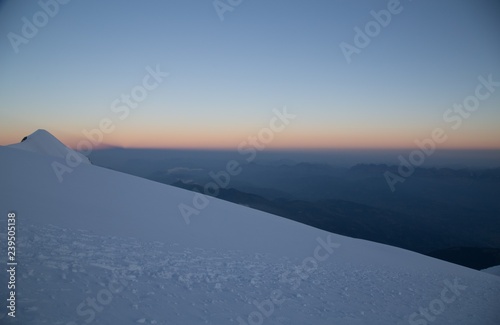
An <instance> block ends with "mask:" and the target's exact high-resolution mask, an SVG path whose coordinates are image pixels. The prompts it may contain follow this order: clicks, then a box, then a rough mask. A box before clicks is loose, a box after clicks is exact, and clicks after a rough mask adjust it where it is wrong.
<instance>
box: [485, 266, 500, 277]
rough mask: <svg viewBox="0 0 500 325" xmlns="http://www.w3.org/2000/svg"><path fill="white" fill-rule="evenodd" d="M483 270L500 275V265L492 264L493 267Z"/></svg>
mask: <svg viewBox="0 0 500 325" xmlns="http://www.w3.org/2000/svg"><path fill="white" fill-rule="evenodd" d="M481 271H482V272H486V273H489V274H493V275H498V276H500V265H497V266H492V267H489V268H487V269H484V270H481Z"/></svg>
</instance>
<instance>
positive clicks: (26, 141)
mask: <svg viewBox="0 0 500 325" xmlns="http://www.w3.org/2000/svg"><path fill="white" fill-rule="evenodd" d="M8 147H9V148H14V149H20V150H26V151H31V152H35V153H39V154H43V155H47V156H52V157H57V158H62V159H65V158H66V157H67V155H68V153H71V154H76V155H79V156H80V157H81V158H82V162H84V163H87V164H89V163H90V161H89V159H88V158H87V157H86V156H84V155H82V154H81V153H78V152H76V151H74V150H73V149H71V148H69V147H67V146H66V145H65V144H63V143H62V142H61V141H59V139H57V138H56V137H55V136H53V135H52V134H51V133H50V132H48V131H47V130H43V129H38V130H36V131H35V132H33V133H32V134H30V135H28V136H26V137H24V138H23V140H22V141H21V142H20V143H16V144H11V145H9V146H8Z"/></svg>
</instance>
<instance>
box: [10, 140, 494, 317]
mask: <svg viewBox="0 0 500 325" xmlns="http://www.w3.org/2000/svg"><path fill="white" fill-rule="evenodd" d="M48 150H49V151H50V150H51V149H50V148H48ZM54 159H56V160H58V159H60V160H61V162H62V161H63V158H60V157H55V156H53V155H51V156H47V155H41V154H38V153H37V154H35V153H33V152H30V151H26V150H16V149H14V148H12V147H0V162H1V168H0V193H1V194H2V200H1V201H0V208H1V211H2V213H4V214H5V215H6V214H7V212H10V211H15V212H16V214H17V218H18V225H17V232H18V233H17V249H18V256H17V258H18V264H19V273H18V275H17V276H18V282H19V289H18V291H17V296H18V301H17V303H18V305H17V308H18V311H17V313H18V314H17V317H16V318H10V317H8V316H6V315H5V309H0V323H1V324H61V325H75V324H77V325H80V324H301V325H302V324H345V325H358V324H381V325H382V324H383V325H387V324H411V325H414V324H418V325H425V324H450V325H451V324H453V325H456V324H482V325H483V324H484V325H488V324H491V325H498V324H499V320H500V311H499V310H498V308H497V305H498V301H499V298H500V278H499V277H497V276H494V275H491V274H487V273H484V272H479V271H475V270H472V269H468V268H465V267H461V266H458V265H454V264H450V263H446V262H443V261H440V260H436V259H433V258H429V257H426V256H422V255H420V254H416V253H413V252H409V251H406V250H403V249H399V248H395V247H391V246H387V245H381V244H377V243H372V242H368V241H364V240H358V239H353V238H349V237H344V236H339V235H336V234H332V233H328V232H325V231H322V230H319V229H315V228H312V227H308V226H305V225H302V224H299V223H296V222H293V221H290V220H286V219H283V218H280V217H277V216H273V215H270V214H267V213H263V212H260V211H256V210H253V209H249V208H246V207H243V206H239V205H236V204H231V203H228V202H225V201H221V200H218V199H214V198H209V200H210V202H209V205H208V206H207V208H206V209H204V210H202V212H201V213H200V215H198V216H193V218H192V220H191V223H190V224H189V225H187V224H186V223H185V221H184V219H183V218H182V216H181V214H180V212H179V210H178V205H179V203H186V204H190V203H191V202H192V199H193V193H192V192H189V191H185V190H181V189H178V188H174V187H171V186H165V185H162V184H159V183H155V182H151V181H148V180H145V179H141V178H137V177H133V176H129V175H125V174H122V173H118V172H114V171H111V170H107V169H104V168H100V167H97V166H93V165H89V164H82V165H80V166H78V167H77V168H75V169H74V171H73V172H72V173H71V174H70V175H68V176H67V178H65V180H64V182H63V183H60V182H58V180H57V178H56V177H55V176H54V174H53V171H52V169H51V167H50V164H51V163H52V162H53V161H54ZM4 220H5V219H4ZM4 229H5V228H4V226H3V225H2V226H1V227H0V239H1V242H2V243H3V242H4V241H5V238H6V233H5V230H4ZM3 247H4V246H3ZM0 256H1V257H0V262H1V263H5V262H6V261H5V258H6V254H4V253H2V254H1V255H0ZM4 265H5V264H4ZM6 283H7V274H6V272H2V273H1V274H0V287H2V288H3V287H4V284H6ZM21 284H22V285H21ZM3 290H4V289H2V291H1V292H2V295H3V293H4V291H3ZM0 308H2V307H0Z"/></svg>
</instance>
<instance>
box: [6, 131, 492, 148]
mask: <svg viewBox="0 0 500 325" xmlns="http://www.w3.org/2000/svg"><path fill="white" fill-rule="evenodd" d="M48 131H49V132H51V133H52V134H53V135H54V136H55V137H56V138H58V139H59V140H61V142H63V143H64V144H66V145H68V146H69V147H71V148H75V149H76V148H77V145H78V144H79V143H80V142H81V141H84V140H88V139H87V138H86V137H85V136H84V135H83V133H79V134H78V133H67V132H58V131H51V130H48ZM259 131H260V129H251V128H246V129H245V128H240V129H238V128H234V129H227V128H225V129H217V128H216V127H205V128H202V129H199V128H198V129H197V130H196V132H193V131H191V130H186V129H185V128H182V127H180V126H179V127H175V128H170V129H168V130H165V129H164V128H148V129H145V130H144V129H141V131H140V132H139V131H136V130H134V129H129V130H116V131H114V132H112V133H110V134H104V135H103V139H102V141H101V142H99V141H97V140H99V139H97V138H96V139H95V141H94V142H92V148H93V149H98V148H106V147H122V148H158V149H161V148H164V149H168V148H172V149H207V150H210V149H226V150H235V149H237V148H238V146H239V145H240V144H242V143H245V142H246V144H244V145H245V146H247V147H248V146H251V143H250V141H251V140H250V137H255V138H258V134H259ZM30 133H31V132H26V133H24V134H21V133H20V131H19V130H16V131H13V130H11V132H8V133H4V134H3V135H2V137H1V138H0V144H1V145H8V144H13V143H18V142H20V141H21V139H22V138H23V137H24V136H25V135H26V134H30ZM478 133H479V134H478ZM429 136H430V132H429V133H422V132H415V131H413V132H412V131H407V132H406V133H405V134H402V133H401V132H397V130H392V132H391V131H383V130H368V131H366V130H365V132H363V133H360V132H355V131H349V130H333V131H330V132H325V131H318V130H316V131H312V130H310V131H309V132H304V130H298V129H292V128H290V130H285V131H284V132H281V133H276V134H274V136H273V139H272V141H269V142H268V143H262V142H260V140H259V143H262V145H263V146H265V148H266V149H274V150H280V149H287V150H292V149H301V150H303V149H304V150H308V149H311V150H315V149H318V150H320V149H371V150H373V149H381V150H382V149H408V148H415V147H417V146H416V144H415V140H416V139H419V140H422V139H425V138H428V137H429ZM436 147H437V148H438V149H457V150H458V149H460V150H465V149H471V150H474V149H484V150H488V149H491V150H498V149H500V136H498V135H496V134H491V132H490V133H487V132H475V133H472V132H463V133H456V134H453V133H450V134H448V140H447V141H445V142H444V143H442V144H437V145H436Z"/></svg>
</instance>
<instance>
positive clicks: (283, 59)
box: [0, 0, 500, 149]
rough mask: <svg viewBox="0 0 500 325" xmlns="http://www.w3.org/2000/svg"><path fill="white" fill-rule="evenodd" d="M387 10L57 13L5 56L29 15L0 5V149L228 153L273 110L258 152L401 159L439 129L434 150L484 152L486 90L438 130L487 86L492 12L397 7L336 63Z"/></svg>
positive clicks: (496, 30)
mask: <svg viewBox="0 0 500 325" xmlns="http://www.w3.org/2000/svg"><path fill="white" fill-rule="evenodd" d="M221 1H222V2H226V1H227V0H221ZM42 2H50V1H49V0H42ZM388 2H389V1H373V0H370V1H368V0H366V1H348V0H324V1H322V0H317V1H306V0H303V1H297V0H295V1H291V0H276V1H267V0H243V1H242V3H241V4H240V5H239V6H237V7H235V8H234V10H232V11H227V12H226V13H225V14H224V21H221V20H220V19H219V16H218V14H217V12H216V10H215V8H214V6H213V2H212V0H203V1H201V0H168V1H165V0H162V1H159V0H158V1H156V0H148V1H144V0H141V1H97V0H85V1H83V0H72V1H70V2H69V3H68V4H64V5H60V8H59V12H58V13H57V14H55V15H54V17H51V18H49V19H48V22H47V24H46V25H44V26H43V27H41V28H39V31H38V34H37V35H35V36H34V37H33V38H31V39H29V40H28V43H27V44H21V45H19V48H18V49H19V53H16V52H15V51H14V49H13V47H12V45H11V41H10V40H9V37H8V35H9V33H11V32H12V33H15V34H17V35H20V36H22V35H23V34H22V31H21V29H22V27H23V24H24V23H23V20H22V18H23V17H26V18H27V19H28V21H33V16H34V15H36V13H37V12H38V11H40V10H42V9H41V7H40V4H39V3H38V2H36V1H16V0H11V1H4V2H3V3H2V4H1V5H0V32H1V39H0V145H5V144H10V143H14V142H19V141H20V139H21V138H22V137H23V136H25V135H27V134H30V133H32V132H33V131H35V130H36V129H39V128H43V129H46V130H48V131H50V132H51V133H52V134H54V135H55V136H57V137H58V138H59V139H61V140H62V141H63V142H65V143H66V144H69V145H72V146H74V145H75V144H76V143H77V142H78V141H79V140H80V139H82V138H84V136H83V134H82V131H83V130H85V129H86V130H90V129H94V128H96V127H98V126H99V122H100V121H101V120H102V119H103V118H110V119H111V120H112V121H113V123H114V126H115V130H114V131H113V132H112V133H110V134H106V135H105V137H104V139H103V142H104V143H105V144H108V145H116V146H123V147H177V148H178V147H189V148H191V147H205V148H208V147H223V148H236V147H237V146H238V144H239V143H241V142H242V141H244V140H245V139H246V138H247V137H248V136H251V135H255V134H257V132H258V131H259V130H260V129H261V128H263V127H266V126H267V125H268V123H269V121H270V119H271V118H272V116H273V113H272V109H274V108H277V109H281V108H282V107H284V106H286V107H287V108H288V110H289V111H290V112H291V113H294V114H296V115H297V118H296V119H295V120H293V121H292V122H291V123H290V125H289V126H288V127H287V128H286V129H285V130H284V131H283V132H281V133H279V134H276V136H275V138H274V140H273V141H272V142H271V143H269V144H268V145H267V146H268V147H273V148H281V147H286V148H295V147H300V148H402V147H406V148H411V147H413V146H414V144H413V143H414V140H415V139H421V138H425V137H428V136H429V135H430V134H431V132H432V130H433V129H434V128H436V127H442V128H444V129H445V130H446V132H447V134H448V135H449V139H448V140H447V141H446V142H445V143H444V144H442V145H441V147H442V148H497V149H498V148H500V128H499V127H498V126H499V122H500V88H498V89H497V91H496V92H495V93H493V94H492V95H491V97H490V98H489V99H488V100H485V101H482V102H481V103H480V107H479V109H478V110H477V111H476V112H474V113H472V114H471V116H470V118H468V119H466V120H464V121H463V124H462V126H461V127H460V128H458V129H457V130H452V129H451V128H450V125H448V124H446V123H445V122H444V120H443V117H442V116H443V113H444V112H445V111H446V110H447V109H450V108H452V105H453V104H454V103H461V102H462V100H463V99H464V98H466V97H467V96H469V95H473V94H474V90H475V88H476V86H477V85H478V76H481V75H482V76H485V77H487V76H488V75H490V74H491V75H492V76H493V79H494V80H500V5H498V4H497V3H498V1H494V0H489V1H486V0H479V1H478V0H470V1H463V0H443V1H431V0H428V1H424V0H418V1H415V0H414V1H409V0H402V1H401V6H402V8H403V9H402V12H401V13H399V14H397V15H393V16H392V20H391V22H390V23H389V24H388V26H387V27H384V28H381V31H380V33H379V34H378V35H377V36H376V37H373V38H372V40H371V43H370V44H369V45H368V46H367V47H366V48H364V49H361V53H359V54H355V55H353V56H352V62H351V63H349V64H348V63H347V61H346V59H345V57H344V55H343V53H342V51H341V49H340V43H342V42H347V43H349V44H353V39H354V35H355V32H354V28H355V27H356V26H358V27H360V28H362V29H363V28H364V27H365V25H366V23H368V22H369V21H371V20H373V17H372V16H371V15H370V11H371V10H375V11H379V10H382V9H386V8H387V6H388ZM156 65H159V66H160V67H161V70H163V71H167V72H168V73H169V76H168V77H167V78H166V80H165V82H163V83H162V84H160V85H159V87H158V88H157V89H155V90H152V91H150V92H149V93H148V95H147V98H146V99H145V100H144V101H143V102H141V103H140V104H139V107H138V108H137V109H135V110H132V111H131V112H130V115H129V116H128V117H127V118H126V119H124V120H120V119H118V115H117V114H116V113H114V112H112V111H111V109H110V107H111V103H112V102H113V100H115V99H117V98H120V96H121V94H122V93H124V94H127V93H130V91H131V89H132V88H133V87H134V86H137V85H139V84H140V83H141V82H142V78H143V77H144V75H145V74H146V73H147V72H146V67H147V66H151V67H155V66H156Z"/></svg>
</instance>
